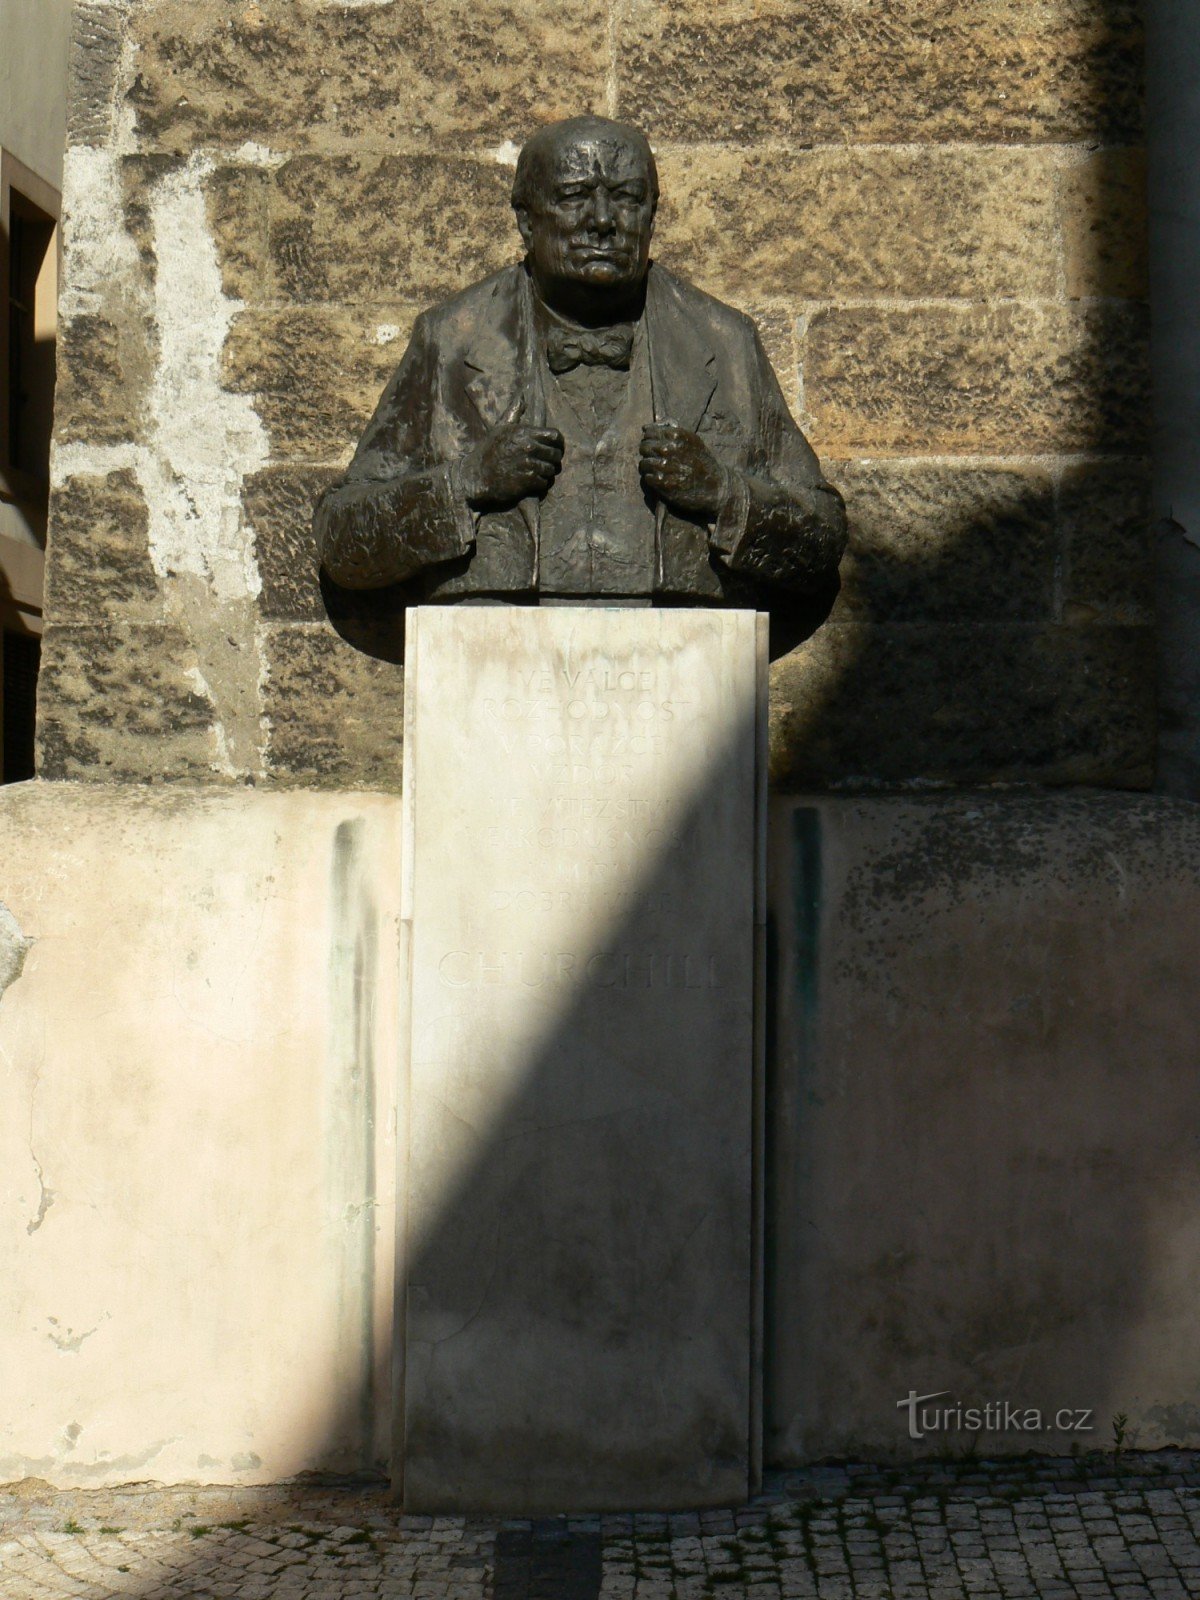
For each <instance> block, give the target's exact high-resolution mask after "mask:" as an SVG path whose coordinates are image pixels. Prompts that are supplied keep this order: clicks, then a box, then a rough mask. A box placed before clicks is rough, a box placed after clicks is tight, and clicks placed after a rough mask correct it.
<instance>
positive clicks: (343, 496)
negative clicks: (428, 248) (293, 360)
mask: <svg viewBox="0 0 1200 1600" xmlns="http://www.w3.org/2000/svg"><path fill="white" fill-rule="evenodd" d="M436 382H437V371H436V352H435V350H434V347H433V342H432V340H431V339H430V337H429V330H428V323H427V320H426V317H425V315H424V314H422V315H421V316H420V317H418V318H417V321H416V325H415V326H414V328H413V335H412V340H411V342H410V344H409V346H408V349H407V350H406V351H405V354H404V359H403V360H402V361H401V363H400V365H399V367H397V369H396V371H395V373H394V375H393V376H392V379H391V381H390V382H389V384H388V386H387V388H386V389H385V390H384V392H383V395H382V398H381V399H380V401H379V405H378V406H377V407H376V410H375V415H374V416H373V417H372V418H371V421H370V422H369V423H368V425H367V430H366V432H365V433H364V434H363V436H362V439H361V440H360V442H359V446H358V449H357V451H356V452H355V455H354V460H353V461H352V462H351V463H350V467H349V470H348V471H347V473H346V475H345V477H344V478H342V479H341V481H340V482H338V483H335V484H333V485H331V486H330V488H329V489H327V490H326V491H325V493H324V495H323V496H322V497H321V500H320V503H319V504H318V506H317V509H316V514H315V517H314V528H315V530H316V535H317V547H318V549H319V551H320V554H321V565H322V566H323V567H324V569H325V571H326V572H327V573H328V574H329V576H330V577H331V578H332V579H333V580H334V582H335V583H339V584H342V585H343V586H344V587H345V588H348V589H377V588H381V587H382V586H383V585H385V584H389V583H400V582H403V581H404V580H405V579H406V578H411V577H414V576H415V575H416V574H417V573H418V572H421V571H423V570H424V568H426V567H429V566H433V565H435V564H437V563H439V562H442V561H452V560H454V559H455V558H456V557H459V556H463V555H465V554H466V553H467V552H468V551H469V550H470V548H471V544H472V541H473V540H474V538H475V519H474V517H473V516H472V514H471V512H470V509H469V508H468V506H467V503H466V500H465V497H464V496H463V494H462V492H461V490H460V488H459V485H458V483H457V481H456V480H457V468H456V464H455V463H447V462H444V461H437V460H435V459H434V455H433V449H432V445H431V436H432V420H433V403H434V396H435V394H436V392H437V391H436Z"/></svg>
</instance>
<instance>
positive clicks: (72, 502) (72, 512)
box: [46, 469, 163, 623]
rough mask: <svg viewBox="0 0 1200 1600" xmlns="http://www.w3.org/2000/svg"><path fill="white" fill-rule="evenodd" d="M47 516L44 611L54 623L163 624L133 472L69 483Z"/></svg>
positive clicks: (143, 511)
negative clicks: (49, 520)
mask: <svg viewBox="0 0 1200 1600" xmlns="http://www.w3.org/2000/svg"><path fill="white" fill-rule="evenodd" d="M51 514H52V517H53V522H54V538H53V540H52V542H51V544H50V547H49V550H48V551H47V556H46V610H47V612H48V613H49V615H50V616H52V617H53V618H54V620H55V622H85V623H91V622H98V621H102V620H103V621H109V622H118V621H126V622H156V621H162V620H163V618H162V597H161V594H160V592H159V585H158V579H157V577H156V576H155V573H154V568H153V566H152V564H151V561H150V545H149V513H148V511H147V509H146V502H145V499H144V498H143V496H142V491H141V488H140V487H139V485H138V482H137V479H136V477H135V476H134V474H133V473H132V472H130V471H128V470H127V469H125V470H121V471H117V472H110V473H108V474H107V475H106V476H104V477H102V478H101V477H75V478H70V479H68V480H67V482H66V483H65V484H63V485H62V487H61V488H59V489H57V490H56V491H55V494H54V504H53V510H52V513H51Z"/></svg>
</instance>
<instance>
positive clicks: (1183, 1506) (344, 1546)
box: [0, 1451, 1200, 1600]
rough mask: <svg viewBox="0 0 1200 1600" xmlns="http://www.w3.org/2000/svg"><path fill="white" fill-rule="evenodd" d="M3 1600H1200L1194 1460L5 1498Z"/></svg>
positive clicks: (1199, 1469) (1198, 1481)
mask: <svg viewBox="0 0 1200 1600" xmlns="http://www.w3.org/2000/svg"><path fill="white" fill-rule="evenodd" d="M0 1596H2V1597H3V1600H43V1597H45V1600H51V1597H53V1600H63V1597H65V1596H69V1597H70V1600H110V1597H111V1600H115V1597H117V1596H123V1597H136V1600H184V1597H190V1600H201V1597H203V1600H597V1597H601V1596H603V1597H620V1600H693V1597H694V1600H700V1597H706V1600H707V1597H710V1596H716V1597H721V1596H727V1597H730V1600H734V1597H737V1600H741V1597H742V1596H747V1597H752V1600H792V1597H794V1600H802V1597H803V1600H808V1597H812V1600H925V1597H926V1596H930V1597H935V1600H952V1597H969V1600H1002V1597H1008V1596H1014V1597H1026V1596H1037V1597H1040V1600H1075V1597H1078V1600H1093V1597H1095V1600H1099V1597H1101V1596H1104V1597H1112V1600H1183V1597H1193V1600H1200V1452H1186V1451H1158V1452H1155V1453H1154V1454H1146V1455H1126V1456H1125V1457H1124V1458H1123V1459H1122V1460H1120V1461H1119V1462H1114V1461H1113V1460H1112V1458H1111V1457H1106V1458H1099V1457H1090V1458H1080V1459H1078V1460H1052V1459H1049V1458H1045V1457H1041V1458H1038V1457H1025V1458H1023V1459H1021V1460H1017V1461H1008V1462H992V1463H983V1462H970V1463H964V1462H959V1463H957V1464H950V1463H943V1462H938V1463H930V1462H926V1463H923V1464H916V1465H908V1466H905V1467H870V1466H863V1465H852V1466H839V1467H812V1468H808V1469H806V1470H805V1471H802V1472H790V1473H783V1474H774V1475H773V1476H772V1477H771V1478H770V1480H769V1481H768V1483H767V1486H766V1489H765V1492H764V1493H763V1494H762V1495H760V1496H759V1497H758V1498H757V1499H756V1500H754V1501H753V1502H752V1503H751V1504H750V1505H748V1506H743V1507H740V1508H738V1509H736V1510H728V1511H701V1512H682V1513H678V1514H672V1515H670V1516H666V1515H661V1514H651V1513H646V1512H637V1513H633V1514H630V1515H624V1516H604V1517H566V1518H560V1519H548V1520H544V1521H538V1522H532V1523H531V1522H515V1521H514V1522H504V1523H500V1524H499V1525H497V1524H496V1523H495V1522H476V1521H464V1520H463V1519H462V1518H459V1517H435V1518H429V1517H406V1516H402V1515H400V1514H399V1513H398V1511H397V1510H396V1508H395V1507H394V1506H393V1505H391V1504H389V1502H388V1500H387V1498H386V1496H385V1495H384V1494H383V1493H382V1492H381V1491H379V1490H378V1489H375V1490H365V1489H355V1488H341V1489H331V1488H298V1487H285V1488H275V1489H172V1490H164V1489H154V1488H141V1489H138V1488H133V1489H125V1490H119V1491H89V1492H86V1493H85V1492H79V1493H67V1494H58V1493H54V1492H53V1491H52V1490H50V1489H48V1488H47V1487H46V1486H45V1485H44V1484H39V1483H37V1482H36V1481H27V1482H26V1483H24V1484H21V1485H18V1486H16V1487H15V1488H13V1487H10V1488H9V1489H8V1490H6V1491H0Z"/></svg>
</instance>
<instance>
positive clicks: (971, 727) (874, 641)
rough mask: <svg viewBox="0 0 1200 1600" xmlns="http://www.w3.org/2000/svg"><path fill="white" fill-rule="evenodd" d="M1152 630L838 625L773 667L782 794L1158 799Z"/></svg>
mask: <svg viewBox="0 0 1200 1600" xmlns="http://www.w3.org/2000/svg"><path fill="white" fill-rule="evenodd" d="M1153 697H1154V661H1153V636H1152V634H1151V632H1150V631H1149V630H1148V629H1139V628H1114V629H1079V628H1067V627H1048V628H1047V627H1043V628H1037V627H1007V628H1001V627H983V626H976V627H964V626H961V625H948V624H942V625H940V626H933V625H926V624H912V625H909V626H896V625H893V626H874V627H872V626H868V625H865V624H830V625H828V626H826V627H825V628H823V629H822V630H821V631H820V632H819V633H817V634H816V635H815V637H814V638H813V639H812V640H810V641H809V642H808V643H807V644H805V645H802V646H801V647H799V648H798V649H797V650H795V651H793V652H792V653H791V654H790V655H788V656H786V657H784V658H783V659H782V660H780V661H778V662H776V664H775V666H774V668H773V671H772V677H771V778H772V781H773V783H774V784H775V785H776V786H777V787H779V788H781V789H785V790H786V789H792V790H799V789H805V788H823V787H825V786H826V785H828V784H830V783H836V784H839V785H842V786H851V787H852V786H855V785H862V786H865V787H873V786H877V785H879V784H887V783H908V782H913V781H916V780H921V781H930V782H940V783H991V782H996V781H1005V780H1007V781H1012V780H1022V779H1024V780H1028V781H1033V782H1043V783H1093V784H1099V785H1106V784H1115V785H1117V786H1121V787H1129V788H1138V787H1147V786H1148V785H1149V783H1150V781H1151V778H1152V775H1153V757H1154V721H1153Z"/></svg>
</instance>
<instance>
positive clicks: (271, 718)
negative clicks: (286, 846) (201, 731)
mask: <svg viewBox="0 0 1200 1600" xmlns="http://www.w3.org/2000/svg"><path fill="white" fill-rule="evenodd" d="M264 657H265V664H264V681H263V716H264V721H265V724H266V729H267V744H266V766H267V773H268V777H269V778H270V779H272V780H273V781H274V782H276V783H279V784H283V785H289V786H292V787H304V788H315V789H321V788H325V789H332V788H341V789H344V788H360V789H378V790H385V791H389V792H394V793H397V794H398V793H399V791H400V782H401V765H402V760H403V746H404V673H403V670H402V669H401V668H400V667H398V666H396V665H395V664H394V663H393V662H390V661H381V660H378V659H375V658H374V657H372V656H368V655H365V654H363V652H362V651H360V650H356V649H354V648H353V647H352V646H351V645H349V644H347V643H346V642H345V640H343V639H341V638H339V637H338V635H337V634H336V633H335V632H334V631H333V629H332V628H331V627H329V626H328V624H326V625H325V626H323V627H312V626H302V625H299V624H293V625H288V624H279V625H277V626H274V627H270V628H267V629H266V630H265V639H264Z"/></svg>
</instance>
